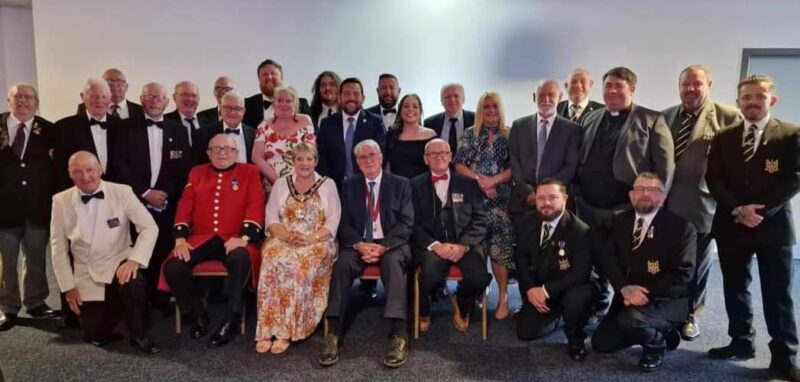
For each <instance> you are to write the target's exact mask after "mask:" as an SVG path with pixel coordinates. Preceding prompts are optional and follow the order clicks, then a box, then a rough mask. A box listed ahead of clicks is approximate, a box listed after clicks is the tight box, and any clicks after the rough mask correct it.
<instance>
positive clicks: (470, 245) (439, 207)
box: [411, 138, 491, 332]
mask: <svg viewBox="0 0 800 382" xmlns="http://www.w3.org/2000/svg"><path fill="white" fill-rule="evenodd" d="M452 158H453V153H452V152H450V144H449V143H448V142H447V141H445V140H443V139H440V138H436V139H433V140H431V141H430V142H428V144H426V145H425V158H424V159H425V164H426V165H428V168H429V169H430V171H429V172H426V173H424V174H422V175H419V176H417V177H415V178H413V179H411V189H412V191H413V193H414V232H413V233H412V236H411V238H412V242H413V251H414V257H415V259H416V261H417V263H419V266H420V267H421V270H422V275H421V285H420V296H421V301H420V329H422V330H428V328H430V325H431V314H430V308H431V301H430V295H431V292H432V291H433V290H434V289H435V288H437V287H438V286H440V285H441V284H442V282H443V281H444V280H445V277H446V276H447V273H448V270H449V269H450V266H451V265H457V266H458V268H459V269H460V270H461V274H462V275H463V279H462V280H461V282H460V283H459V288H458V293H457V294H456V295H455V296H453V325H454V326H455V328H456V329H457V330H459V331H462V332H463V331H466V330H467V328H468V327H469V316H470V313H471V312H472V310H473V308H474V306H475V299H476V298H477V297H478V296H479V295H480V294H481V292H482V291H483V290H484V289H485V288H486V286H488V285H489V282H491V276H490V275H489V273H487V272H486V258H485V257H484V253H483V239H484V236H486V218H487V216H486V214H487V211H486V210H485V209H484V207H483V193H482V192H481V190H480V188H479V187H478V183H477V182H476V181H475V180H474V179H470V178H467V177H465V176H462V175H459V174H457V173H456V172H455V171H450V161H451V160H452Z"/></svg>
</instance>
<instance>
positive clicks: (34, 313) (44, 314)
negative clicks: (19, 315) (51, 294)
mask: <svg viewBox="0 0 800 382" xmlns="http://www.w3.org/2000/svg"><path fill="white" fill-rule="evenodd" d="M28 314H29V315H30V316H31V317H33V318H56V317H61V311H60V310H55V309H51V308H50V307H49V306H47V304H45V305H42V306H40V307H37V308H33V309H28Z"/></svg>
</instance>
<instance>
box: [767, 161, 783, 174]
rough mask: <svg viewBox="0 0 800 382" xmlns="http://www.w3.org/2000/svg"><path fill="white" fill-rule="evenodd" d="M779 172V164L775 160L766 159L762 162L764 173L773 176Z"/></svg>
mask: <svg viewBox="0 0 800 382" xmlns="http://www.w3.org/2000/svg"><path fill="white" fill-rule="evenodd" d="M779 170H780V162H778V160H777V159H767V160H766V161H765V162H764V171H766V172H767V173H770V174H774V173H776V172H778V171H779Z"/></svg>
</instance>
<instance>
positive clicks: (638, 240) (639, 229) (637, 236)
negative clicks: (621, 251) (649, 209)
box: [631, 218, 644, 251]
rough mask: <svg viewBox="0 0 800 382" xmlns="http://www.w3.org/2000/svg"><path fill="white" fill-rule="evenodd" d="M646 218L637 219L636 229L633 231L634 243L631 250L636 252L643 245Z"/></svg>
mask: <svg viewBox="0 0 800 382" xmlns="http://www.w3.org/2000/svg"><path fill="white" fill-rule="evenodd" d="M643 231H644V218H636V227H635V228H634V229H633V241H632V242H631V250H632V251H635V250H636V249H637V248H639V246H640V245H642V234H644V232H643Z"/></svg>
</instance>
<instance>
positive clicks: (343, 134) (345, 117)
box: [342, 109, 361, 148]
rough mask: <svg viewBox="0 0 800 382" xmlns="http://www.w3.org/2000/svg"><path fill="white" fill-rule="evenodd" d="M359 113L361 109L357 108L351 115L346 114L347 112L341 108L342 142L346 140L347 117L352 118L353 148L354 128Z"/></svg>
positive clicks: (356, 124) (354, 143) (354, 144)
mask: <svg viewBox="0 0 800 382" xmlns="http://www.w3.org/2000/svg"><path fill="white" fill-rule="evenodd" d="M359 115H361V109H358V112H357V113H355V114H353V115H348V114H347V113H345V112H344V110H342V142H347V125H348V124H349V123H348V122H347V119H348V118H353V148H355V147H356V141H355V137H356V136H355V131H356V130H355V129H356V128H357V127H358V116H359Z"/></svg>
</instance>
